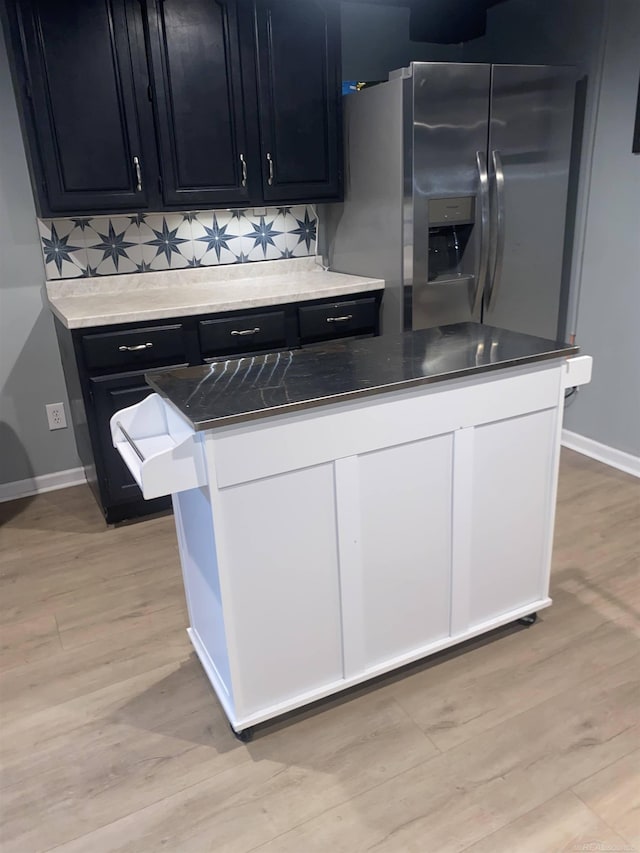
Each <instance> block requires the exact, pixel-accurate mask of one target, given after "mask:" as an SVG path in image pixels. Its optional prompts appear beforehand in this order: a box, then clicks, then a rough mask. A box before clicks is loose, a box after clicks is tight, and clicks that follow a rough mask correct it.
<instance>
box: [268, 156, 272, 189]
mask: <svg viewBox="0 0 640 853" xmlns="http://www.w3.org/2000/svg"><path fill="white" fill-rule="evenodd" d="M267 163H268V164H269V179H268V180H267V183H268V184H269V186H270V187H271V186H273V157H272V156H271V154H269V152H268V151H267Z"/></svg>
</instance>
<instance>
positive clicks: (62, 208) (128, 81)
mask: <svg viewBox="0 0 640 853" xmlns="http://www.w3.org/2000/svg"><path fill="white" fill-rule="evenodd" d="M128 2H129V0H64V2H63V3H62V2H59V3H52V2H50V0H21V2H20V3H19V4H17V5H16V4H9V6H10V7H14V9H13V11H14V17H13V20H12V25H13V34H14V38H15V39H17V40H19V42H20V43H21V45H20V46H21V48H22V50H21V51H20V60H21V64H20V71H21V72H22V74H21V75H20V74H19V75H18V80H19V87H22V92H21V93H20V92H19V94H22V95H23V98H24V100H23V105H24V110H23V113H26V115H24V114H23V121H24V124H25V126H26V133H27V137H28V141H29V145H28V147H29V148H30V149H31V158H30V159H31V167H32V174H33V175H34V183H35V184H36V189H37V190H39V189H41V190H42V191H41V192H36V195H37V196H39V200H40V205H39V208H40V213H41V214H42V215H45V216H46V215H52V214H56V213H75V212H78V213H80V212H84V211H90V210H100V209H108V210H118V209H128V210H131V209H134V210H135V209H139V208H145V207H147V206H148V205H149V202H150V197H149V195H148V192H147V189H148V187H149V185H150V181H151V179H152V178H155V174H154V173H155V172H156V169H157V167H155V166H154V165H153V163H149V162H148V157H147V155H148V154H150V153H151V156H152V157H153V146H152V145H150V144H149V139H148V138H147V139H145V136H147V137H148V124H145V119H144V117H143V118H141V117H140V115H139V103H138V102H139V96H138V93H137V92H136V89H135V85H134V79H136V77H138V78H139V77H140V70H141V68H140V66H139V65H138V61H139V54H138V49H139V42H138V34H137V33H136V32H135V26H134V27H133V29H132V21H131V16H130V10H129V9H128ZM143 70H144V69H143ZM144 89H145V97H146V81H145V83H144ZM150 118H151V115H150V113H149V116H148V117H147V121H148V120H149V119H150ZM38 184H39V186H38Z"/></svg>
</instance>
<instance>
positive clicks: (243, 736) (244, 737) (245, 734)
mask: <svg viewBox="0 0 640 853" xmlns="http://www.w3.org/2000/svg"><path fill="white" fill-rule="evenodd" d="M229 726H230V728H231V731H232V732H233V735H234V737H237V738H238V740H239V741H241V742H242V743H249V741H250V740H252V739H253V729H252V728H248V729H243V730H242V731H241V732H237V731H236V730H235V729H234V728H233V726H232V725H231V724H229Z"/></svg>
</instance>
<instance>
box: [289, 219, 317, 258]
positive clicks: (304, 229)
mask: <svg viewBox="0 0 640 853" xmlns="http://www.w3.org/2000/svg"><path fill="white" fill-rule="evenodd" d="M296 222H297V223H298V227H297V228H294V229H293V230H292V231H291V234H297V236H298V243H302V242H303V241H304V244H305V246H306V247H307V252H310V251H311V244H312V243H315V242H316V220H315V217H314V218H312V217H310V216H309V211H308V210H305V212H304V219H298V218H297V217H296Z"/></svg>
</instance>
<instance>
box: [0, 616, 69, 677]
mask: <svg viewBox="0 0 640 853" xmlns="http://www.w3.org/2000/svg"><path fill="white" fill-rule="evenodd" d="M61 649H62V643H61V642H60V636H59V634H58V626H57V624H56V619H55V616H54V615H53V613H47V614H44V615H42V616H36V617H34V618H33V619H27V620H25V621H24V622H17V623H16V622H14V623H11V624H9V625H7V624H0V671H1V670H5V669H10V668H11V667H13V666H18V665H20V664H26V663H31V662H32V661H37V660H42V659H43V658H47V657H49V656H50V655H52V654H55V653H56V652H59V651H61Z"/></svg>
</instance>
